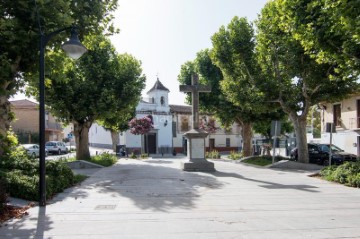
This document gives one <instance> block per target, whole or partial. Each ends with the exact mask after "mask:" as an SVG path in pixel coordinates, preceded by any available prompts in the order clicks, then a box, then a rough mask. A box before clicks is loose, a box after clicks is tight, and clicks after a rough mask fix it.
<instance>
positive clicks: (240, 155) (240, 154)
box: [229, 151, 243, 160]
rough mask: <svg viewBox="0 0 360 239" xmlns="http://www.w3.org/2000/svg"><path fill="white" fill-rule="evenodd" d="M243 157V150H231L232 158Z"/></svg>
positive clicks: (230, 157)
mask: <svg viewBox="0 0 360 239" xmlns="http://www.w3.org/2000/svg"><path fill="white" fill-rule="evenodd" d="M242 157H243V153H242V152H240V153H239V152H235V151H231V152H230V155H229V159H232V160H237V159H241V158H242Z"/></svg>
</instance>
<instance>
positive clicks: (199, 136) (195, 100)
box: [180, 75, 215, 171]
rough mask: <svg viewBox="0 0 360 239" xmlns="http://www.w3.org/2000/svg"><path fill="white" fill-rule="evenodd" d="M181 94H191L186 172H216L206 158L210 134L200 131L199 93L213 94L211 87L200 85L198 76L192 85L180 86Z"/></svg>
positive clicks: (194, 78) (183, 164) (192, 79)
mask: <svg viewBox="0 0 360 239" xmlns="http://www.w3.org/2000/svg"><path fill="white" fill-rule="evenodd" d="M180 91H181V92H191V103H192V129H191V130H190V131H188V132H186V133H185V134H184V136H185V137H186V138H187V155H188V159H189V161H188V162H183V163H182V164H181V168H182V170H184V171H215V168H214V163H212V162H209V161H207V160H206V158H205V138H206V137H207V136H208V133H207V132H206V131H204V130H202V129H199V92H211V87H210V86H206V85H199V80H198V76H197V75H193V76H192V78H191V85H180Z"/></svg>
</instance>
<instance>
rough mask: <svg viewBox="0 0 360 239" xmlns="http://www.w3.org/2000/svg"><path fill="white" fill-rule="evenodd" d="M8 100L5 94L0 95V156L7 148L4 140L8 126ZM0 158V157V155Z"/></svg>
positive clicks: (9, 115) (9, 119)
mask: <svg viewBox="0 0 360 239" xmlns="http://www.w3.org/2000/svg"><path fill="white" fill-rule="evenodd" d="M10 111H11V110H10V102H9V100H8V98H7V96H6V95H1V96H0V156H1V155H3V154H4V151H5V149H6V148H8V146H9V145H8V144H7V143H6V142H7V141H6V140H4V139H5V138H6V137H7V132H8V130H9V128H10V122H11V118H12V117H11V114H10ZM0 158H1V157H0Z"/></svg>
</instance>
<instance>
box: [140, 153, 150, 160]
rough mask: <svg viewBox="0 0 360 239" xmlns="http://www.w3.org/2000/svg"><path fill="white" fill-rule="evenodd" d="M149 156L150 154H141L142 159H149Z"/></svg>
mask: <svg viewBox="0 0 360 239" xmlns="http://www.w3.org/2000/svg"><path fill="white" fill-rule="evenodd" d="M148 157H149V155H148V154H141V155H140V158H141V159H147V158H148Z"/></svg>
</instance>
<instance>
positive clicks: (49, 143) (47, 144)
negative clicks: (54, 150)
mask: <svg viewBox="0 0 360 239" xmlns="http://www.w3.org/2000/svg"><path fill="white" fill-rule="evenodd" d="M45 145H46V146H55V145H56V143H53V142H47V143H46V144H45Z"/></svg>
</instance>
